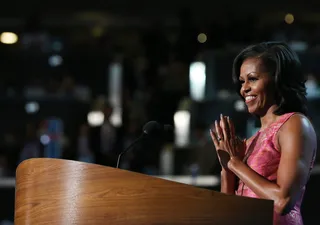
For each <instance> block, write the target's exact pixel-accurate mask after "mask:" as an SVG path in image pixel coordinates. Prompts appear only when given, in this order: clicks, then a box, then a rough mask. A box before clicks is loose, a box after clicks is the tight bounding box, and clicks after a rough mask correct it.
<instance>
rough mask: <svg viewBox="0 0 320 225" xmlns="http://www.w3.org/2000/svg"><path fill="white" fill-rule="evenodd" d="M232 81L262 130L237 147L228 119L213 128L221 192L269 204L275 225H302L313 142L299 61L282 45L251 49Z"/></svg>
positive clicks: (238, 64) (242, 55) (237, 65)
mask: <svg viewBox="0 0 320 225" xmlns="http://www.w3.org/2000/svg"><path fill="white" fill-rule="evenodd" d="M233 80H234V82H235V84H236V85H237V88H238V93H239V94H240V95H241V97H242V98H243V99H244V101H245V103H246V105H247V108H248V111H249V113H250V114H253V115H255V116H257V117H259V118H260V121H261V129H260V130H259V131H258V132H257V133H256V134H255V135H253V136H252V137H250V138H249V139H248V140H243V141H241V140H239V139H238V138H237V137H236V135H235V127H234V125H233V122H232V120H231V119H230V118H229V117H226V116H223V115H221V118H220V121H219V122H218V121H216V122H215V130H212V131H211V136H212V140H213V142H214V145H215V148H216V150H217V153H218V155H219V159H220V163H221V165H222V168H223V169H222V171H221V192H224V193H226V194H236V195H240V196H246V197H252V198H264V199H271V200H273V201H274V225H302V224H303V220H302V217H301V212H300V206H301V203H302V199H303V196H304V192H305V187H306V184H307V182H308V180H309V176H310V172H311V170H312V168H313V164H314V159H315V155H316V149H317V138H316V134H315V131H314V128H313V125H312V124H311V122H310V121H309V119H308V117H307V106H306V102H307V100H306V88H305V78H304V76H303V73H302V70H301V65H300V61H299V59H298V57H297V55H296V54H295V53H294V52H293V51H292V50H291V49H290V48H289V47H288V45H286V44H285V43H279V42H266V43H260V44H257V45H252V46H249V47H247V48H246V49H244V50H243V51H242V52H241V53H240V54H239V55H238V56H237V57H236V58H235V60H234V64H233ZM222 152H224V154H221V153H222ZM226 154H228V155H229V156H228V157H226V156H225V155H226Z"/></svg>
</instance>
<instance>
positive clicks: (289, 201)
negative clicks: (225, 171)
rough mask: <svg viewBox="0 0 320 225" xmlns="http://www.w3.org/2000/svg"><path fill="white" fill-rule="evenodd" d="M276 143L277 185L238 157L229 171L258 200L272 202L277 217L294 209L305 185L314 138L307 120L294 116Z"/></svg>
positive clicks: (233, 158) (232, 160)
mask: <svg viewBox="0 0 320 225" xmlns="http://www.w3.org/2000/svg"><path fill="white" fill-rule="evenodd" d="M278 143H279V147H280V150H281V159H280V164H279V168H278V173H277V182H276V183H272V182H270V181H268V180H267V179H265V178H264V177H262V176H260V175H259V174H258V173H256V172H255V171H254V170H252V169H251V168H250V167H248V166H247V165H246V164H244V163H243V162H242V161H241V160H239V159H238V158H237V157H231V159H230V161H229V163H228V167H229V169H230V170H231V171H232V172H233V173H234V174H235V175H236V176H238V177H239V179H241V180H242V181H243V182H244V183H245V184H246V185H247V186H248V187H249V188H250V189H251V190H252V191H253V192H255V193H256V194H257V195H258V196H259V197H260V198H265V199H271V200H273V201H274V206H275V211H276V212H277V213H279V214H284V213H285V212H287V211H289V210H290V209H291V207H293V205H294V204H295V202H296V200H297V198H298V197H299V196H298V194H299V190H300V188H301V187H302V186H304V185H305V183H306V182H307V179H308V175H309V168H310V162H311V160H312V157H313V152H314V150H315V149H316V136H315V132H314V130H313V127H312V125H311V124H310V122H309V121H308V120H307V119H306V118H304V117H303V116H300V115H294V116H292V117H291V118H290V119H289V120H288V121H287V122H286V123H285V124H284V125H283V127H282V128H281V129H280V131H279V135H278Z"/></svg>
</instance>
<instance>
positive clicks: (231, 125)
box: [227, 116, 236, 138]
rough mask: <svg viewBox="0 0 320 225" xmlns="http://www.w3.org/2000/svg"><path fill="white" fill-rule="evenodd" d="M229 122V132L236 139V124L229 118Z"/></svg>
mask: <svg viewBox="0 0 320 225" xmlns="http://www.w3.org/2000/svg"><path fill="white" fill-rule="evenodd" d="M227 122H228V126H229V130H230V137H231V138H235V137H236V131H235V127H234V124H233V122H232V120H231V119H230V117H229V116H228V117H227Z"/></svg>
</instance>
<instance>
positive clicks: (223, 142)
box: [210, 114, 246, 169]
mask: <svg viewBox="0 0 320 225" xmlns="http://www.w3.org/2000/svg"><path fill="white" fill-rule="evenodd" d="M210 135H211V138H212V141H213V143H214V146H215V148H216V151H217V155H218V158H219V161H220V164H221V166H222V167H223V168H224V169H228V162H229V161H230V159H232V158H234V159H236V160H242V159H243V157H244V153H245V146H246V140H241V139H240V138H239V137H237V136H236V134H235V127H234V124H233V122H232V120H231V119H230V118H229V117H228V116H223V115H222V114H221V115H220V121H219V122H218V121H217V120H216V121H215V123H214V127H213V128H212V129H210Z"/></svg>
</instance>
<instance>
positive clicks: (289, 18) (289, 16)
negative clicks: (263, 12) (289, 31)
mask: <svg viewBox="0 0 320 225" xmlns="http://www.w3.org/2000/svg"><path fill="white" fill-rule="evenodd" d="M284 21H285V22H286V23H287V24H292V23H293V21H294V16H293V15H292V14H291V13H288V14H287V15H286V16H285V17H284Z"/></svg>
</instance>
